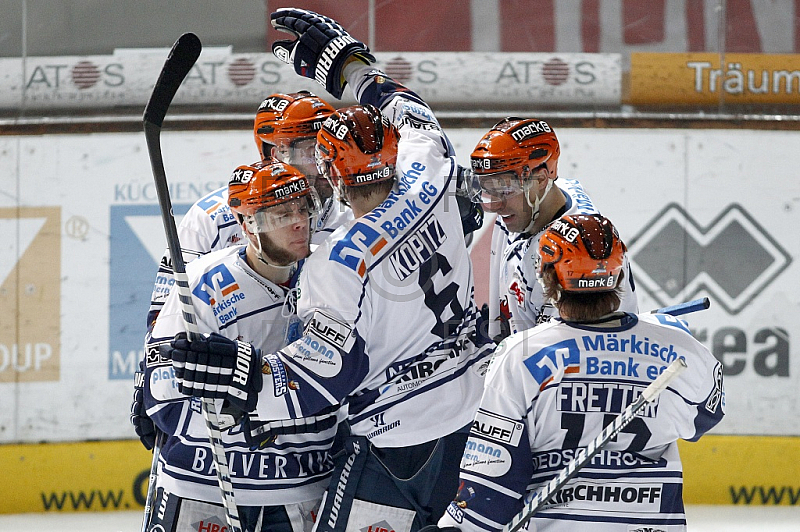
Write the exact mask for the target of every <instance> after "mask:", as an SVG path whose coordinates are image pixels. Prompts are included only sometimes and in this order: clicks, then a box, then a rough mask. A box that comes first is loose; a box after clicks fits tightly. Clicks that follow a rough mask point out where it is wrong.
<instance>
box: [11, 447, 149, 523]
mask: <svg viewBox="0 0 800 532" xmlns="http://www.w3.org/2000/svg"><path fill="white" fill-rule="evenodd" d="M151 460H152V454H151V453H149V452H148V451H146V450H145V448H144V447H143V446H142V444H141V443H139V440H123V441H102V442H81V443H39V444H22V445H0V464H2V470H3V476H4V478H5V479H6V480H5V481H4V482H2V483H1V484H0V513H26V512H45V511H47V512H74V511H86V510H91V511H102V510H135V509H137V508H143V506H144V505H143V503H144V495H145V493H147V477H148V475H149V473H150V463H151Z"/></svg>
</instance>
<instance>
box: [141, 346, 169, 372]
mask: <svg viewBox="0 0 800 532" xmlns="http://www.w3.org/2000/svg"><path fill="white" fill-rule="evenodd" d="M165 344H169V341H166V342H161V343H158V344H147V346H146V349H145V362H144V363H145V365H146V366H147V367H148V368H152V367H154V366H164V365H167V364H172V361H171V360H170V359H169V358H167V357H165V356H164V355H162V354H161V349H159V347H160V346H162V345H165Z"/></svg>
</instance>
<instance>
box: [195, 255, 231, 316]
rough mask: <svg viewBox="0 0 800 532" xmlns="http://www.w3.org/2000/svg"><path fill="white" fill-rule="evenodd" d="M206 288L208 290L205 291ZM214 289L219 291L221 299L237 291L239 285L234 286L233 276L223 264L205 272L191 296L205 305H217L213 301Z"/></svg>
mask: <svg viewBox="0 0 800 532" xmlns="http://www.w3.org/2000/svg"><path fill="white" fill-rule="evenodd" d="M215 284H216V288H215ZM206 287H208V288H209V289H210V290H207V289H206ZM216 289H219V291H220V292H221V293H222V296H223V297H225V296H227V295H228V294H230V293H231V292H233V291H234V290H238V289H239V285H238V284H236V279H234V278H233V275H232V274H231V272H230V271H228V268H226V267H225V265H224V264H220V265H219V266H216V267H215V268H212V269H210V270H209V271H207V272H206V273H205V274H204V275H203V277H202V279H201V281H200V283H199V284H198V285H197V286H196V287H195V288H194V290H192V294H194V295H195V296H196V297H197V298H198V299H200V300H201V301H202V302H203V303H205V304H206V305H211V306H213V305H215V304H216V303H217V301H216V300H215V299H214V291H215V290H216Z"/></svg>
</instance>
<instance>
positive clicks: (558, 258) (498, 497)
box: [439, 215, 725, 532]
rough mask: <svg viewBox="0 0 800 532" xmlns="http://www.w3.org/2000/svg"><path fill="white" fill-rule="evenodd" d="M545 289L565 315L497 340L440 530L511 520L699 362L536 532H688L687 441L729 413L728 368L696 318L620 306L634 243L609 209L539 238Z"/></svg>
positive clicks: (558, 496)
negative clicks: (661, 384) (680, 368)
mask: <svg viewBox="0 0 800 532" xmlns="http://www.w3.org/2000/svg"><path fill="white" fill-rule="evenodd" d="M538 252H539V254H540V257H541V261H540V266H539V268H540V272H539V273H540V278H541V280H542V283H543V284H544V293H545V297H547V298H549V299H550V300H551V301H553V304H554V305H555V306H556V308H557V310H558V311H559V313H560V318H557V319H553V320H551V321H550V322H548V323H545V324H542V325H539V326H537V327H535V328H533V329H528V330H526V331H522V332H520V333H517V334H514V335H512V336H510V337H508V338H506V340H504V342H503V343H502V344H500V347H498V349H497V355H496V357H495V358H494V360H493V361H492V365H491V367H490V368H489V373H488V375H487V377H486V388H485V391H484V394H483V398H482V399H481V403H480V407H479V409H478V412H477V415H476V417H475V422H474V423H473V428H472V431H471V433H470V438H469V441H468V442H467V445H466V449H465V451H464V457H463V459H462V466H461V467H462V470H461V483H460V489H459V494H458V496H457V498H456V500H455V501H454V502H453V503H452V504H451V505H450V506H449V507H448V509H447V512H446V514H445V515H444V516H443V517H442V518H441V519H440V521H439V526H440V527H452V526H455V527H458V528H460V529H461V530H462V531H464V532H478V531H480V532H485V531H497V530H501V529H502V528H503V527H504V526H505V525H507V524H508V523H509V522H510V521H511V520H512V518H513V517H514V516H515V515H516V514H517V513H518V512H519V511H520V510H521V509H522V507H523V500H524V499H525V497H526V496H528V495H529V494H531V493H532V492H535V491H536V490H537V488H540V487H542V486H543V485H544V484H546V483H547V481H549V480H550V479H551V478H553V477H555V476H556V475H557V474H558V473H559V472H560V470H561V469H562V468H564V467H565V466H566V464H567V463H568V462H569V461H570V460H571V459H572V458H573V457H574V456H575V455H576V453H577V451H578V449H580V448H581V447H586V446H587V445H588V444H589V443H590V442H591V441H592V440H593V439H594V438H595V437H596V436H597V435H598V434H599V433H600V432H601V431H602V429H603V427H604V426H605V425H607V424H608V423H610V422H611V420H613V419H614V417H616V416H617V415H618V414H620V412H622V410H624V409H625V408H626V407H627V406H628V405H630V404H631V403H632V402H633V401H634V400H635V399H636V398H637V397H638V395H639V394H640V393H641V392H642V390H644V388H645V387H647V385H649V384H650V383H651V382H652V381H653V380H654V379H655V378H656V377H657V376H658V375H659V374H660V372H661V371H663V370H664V369H665V368H666V367H667V366H668V365H669V363H670V362H672V361H673V360H674V359H675V358H677V357H682V358H683V359H684V360H685V362H686V364H687V365H688V368H687V369H686V370H685V371H684V372H683V373H682V374H681V375H680V376H679V377H677V378H676V379H675V380H674V381H673V382H672V384H670V386H669V387H668V388H667V389H666V390H664V391H663V392H662V393H661V395H660V396H658V398H657V400H656V401H655V402H654V403H653V404H652V405H651V406H650V407H648V408H646V409H645V410H644V411H642V412H641V413H640V414H639V415H638V416H637V417H635V418H634V419H633V421H632V422H631V423H630V424H629V425H627V426H626V427H625V428H624V429H623V431H622V432H621V433H620V434H619V435H618V436H617V437H616V439H614V440H611V442H610V443H608V444H607V445H606V447H605V448H604V449H602V450H601V451H600V452H599V453H598V455H597V456H595V458H594V459H593V460H592V461H591V462H590V463H589V465H587V466H585V467H584V468H583V469H581V470H578V473H577V474H576V476H575V477H574V478H573V479H572V480H570V481H569V482H568V483H567V484H566V485H565V486H564V487H563V488H561V490H559V491H557V492H556V493H555V494H554V495H553V497H552V498H551V499H550V500H549V501H548V505H547V506H546V507H545V508H544V509H543V510H540V511H539V512H538V513H537V514H536V517H535V518H534V519H533V523H534V524H535V525H536V530H537V531H538V532H560V531H564V532H567V531H570V532H572V531H574V530H586V531H598V532H629V531H631V530H634V529H635V530H662V531H664V532H675V531H684V530H686V518H685V515H684V508H683V500H682V487H683V486H682V468H681V461H680V457H679V456H678V447H677V444H676V440H678V439H679V438H683V439H686V440H689V441H694V440H697V439H698V438H700V437H701V436H702V435H703V434H704V433H705V432H706V431H708V430H709V429H711V428H712V427H713V426H714V425H716V424H717V423H718V422H719V421H720V419H721V418H722V417H723V414H724V406H725V394H724V389H723V384H722V366H721V364H720V363H719V362H718V361H717V360H716V359H715V358H714V356H713V355H712V354H711V353H710V352H709V351H708V350H707V349H706V348H705V347H704V346H703V345H702V344H700V342H698V341H697V340H695V339H694V338H693V337H692V335H691V333H690V332H689V329H688V328H687V326H686V323H685V322H683V321H681V320H680V319H678V318H675V317H673V316H669V315H666V314H642V315H639V316H636V315H634V314H630V313H625V312H620V311H618V308H619V303H620V297H621V290H620V284H621V283H624V282H625V279H624V273H623V262H624V254H625V246H624V244H623V243H622V241H621V240H620V239H619V236H618V234H617V232H616V230H615V229H614V227H613V226H612V224H611V222H610V221H609V220H608V219H606V218H603V217H602V216H599V215H571V216H564V217H562V218H560V219H559V220H557V221H556V222H554V223H552V224H550V225H549V227H548V228H547V229H546V230H545V232H544V234H543V235H542V237H541V238H540V240H539V247H538Z"/></svg>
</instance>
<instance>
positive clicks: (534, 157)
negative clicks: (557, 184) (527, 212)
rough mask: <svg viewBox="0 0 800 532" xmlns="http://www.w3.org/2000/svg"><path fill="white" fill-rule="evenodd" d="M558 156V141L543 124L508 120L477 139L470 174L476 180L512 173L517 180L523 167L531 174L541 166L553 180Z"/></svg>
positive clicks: (545, 123) (559, 152)
mask: <svg viewBox="0 0 800 532" xmlns="http://www.w3.org/2000/svg"><path fill="white" fill-rule="evenodd" d="M560 154H561V148H560V147H559V145H558V138H556V134H555V132H554V131H553V130H552V129H551V128H550V125H549V124H548V123H547V122H545V121H544V120H535V119H530V118H528V119H523V118H515V117H510V118H505V119H503V120H501V121H500V122H498V123H497V124H495V126H494V127H493V128H492V129H490V130H489V132H488V133H486V134H485V135H484V136H483V137H482V138H481V140H480V141H479V142H478V145H477V146H475V149H474V150H473V151H472V154H471V155H470V159H471V161H472V170H473V171H474V172H475V173H476V174H477V175H479V176H480V175H488V174H494V173H498V172H507V171H513V172H515V173H516V174H517V177H518V178H520V179H521V178H522V175H523V170H524V169H525V168H526V167H527V168H528V170H530V171H533V170H534V169H535V168H537V167H538V166H541V165H545V167H547V170H548V172H549V173H550V175H551V176H552V177H553V179H555V178H556V177H557V176H558V156H559V155H560Z"/></svg>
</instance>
